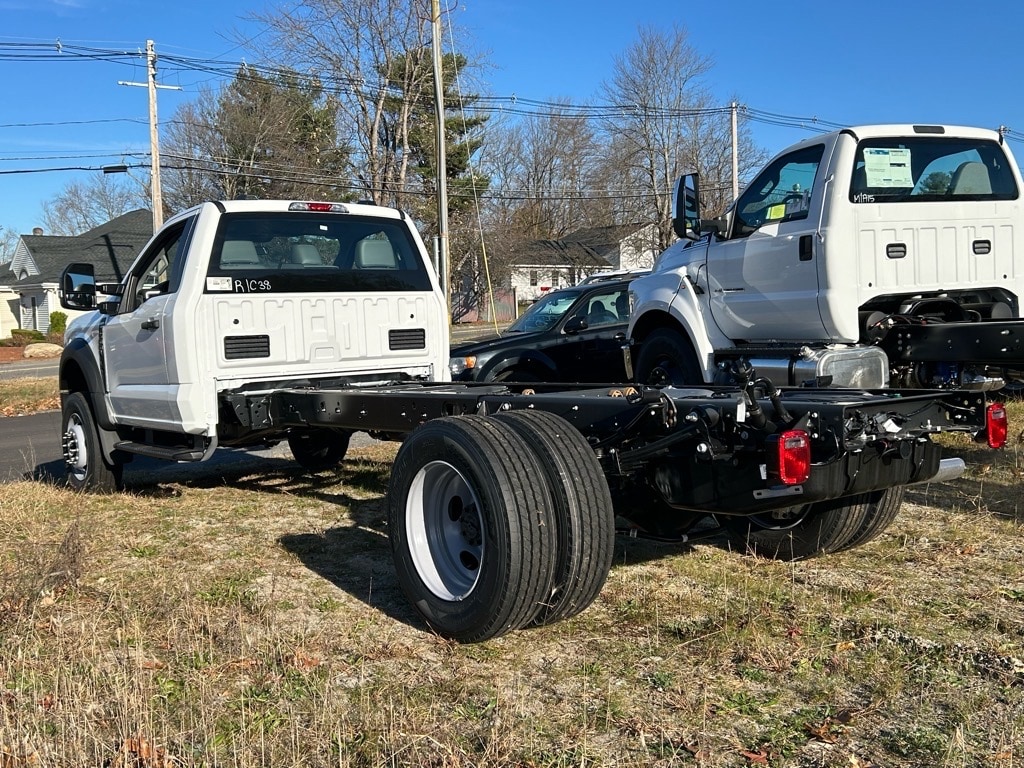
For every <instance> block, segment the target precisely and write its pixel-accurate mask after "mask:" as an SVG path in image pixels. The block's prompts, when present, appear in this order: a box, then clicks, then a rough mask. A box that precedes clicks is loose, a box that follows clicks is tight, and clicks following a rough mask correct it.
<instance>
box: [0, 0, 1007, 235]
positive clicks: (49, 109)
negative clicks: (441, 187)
mask: <svg viewBox="0 0 1024 768" xmlns="http://www.w3.org/2000/svg"><path fill="white" fill-rule="evenodd" d="M286 1H287V0H281V2H286ZM455 2H456V0H442V6H446V5H447V6H450V7H454V6H455ZM267 6H268V4H267V3H265V2H263V1H262V0H204V1H203V2H199V1H198V0H177V1H176V2H174V3H151V2H146V3H143V2H119V1H118V0H0V43H2V44H5V47H3V48H0V53H8V52H9V49H8V48H7V47H6V44H11V43H16V44H17V43H38V42H42V41H47V42H53V43H54V45H56V41H57V39H58V38H59V39H60V40H61V42H62V43H63V44H69V45H70V44H73V45H83V46H90V47H95V48H103V49H110V48H123V49H124V50H135V49H139V50H143V49H144V47H145V42H146V40H147V39H149V38H152V39H153V40H154V41H155V43H156V49H157V53H158V54H160V53H162V52H163V53H168V54H176V55H182V56H195V57H221V58H223V59H225V60H228V61H237V60H239V58H241V57H242V55H243V52H242V51H241V50H240V49H239V48H238V47H237V43H236V37H235V35H234V34H233V32H237V33H240V34H242V35H245V34H247V33H251V32H252V31H253V29H252V27H251V26H249V25H248V24H247V22H246V21H245V20H244V17H245V15H246V14H248V13H250V12H253V11H260V10H263V9H265V8H266V7H267ZM457 8H458V11H457V18H458V20H459V22H458V23H460V24H461V26H462V27H463V28H464V30H465V31H466V32H467V33H468V36H469V38H470V39H471V41H472V42H471V45H472V47H473V48H474V49H476V50H478V51H479V52H481V53H482V54H484V55H485V56H486V58H487V60H488V61H489V62H490V64H491V65H492V68H491V69H489V70H487V71H486V72H484V73H482V79H483V80H484V81H485V82H486V83H487V84H488V85H489V89H490V92H491V93H492V94H494V95H511V94H515V95H517V96H518V97H520V98H533V99H544V100H550V99H553V98H556V97H567V98H570V99H572V100H576V101H584V100H588V99H594V98H596V96H597V94H598V90H599V87H600V84H601V82H602V80H605V79H607V78H608V77H609V76H610V74H611V71H612V64H613V59H614V57H615V56H616V55H618V54H621V53H622V52H623V51H624V50H625V49H626V48H627V47H628V46H629V45H630V44H631V43H632V42H633V41H634V40H635V39H636V32H637V28H638V27H639V26H644V25H653V26H669V25H671V24H673V23H678V24H682V25H685V26H686V27H687V29H688V30H689V34H690V41H691V43H692V45H693V46H694V47H695V48H696V49H697V50H698V51H699V52H700V53H702V54H704V55H706V56H708V57H710V58H711V59H712V61H713V68H712V71H711V73H710V75H709V77H708V79H707V82H706V84H707V86H708V88H709V89H710V91H711V92H712V93H713V94H714V95H715V96H716V97H717V99H718V100H719V102H720V103H721V104H723V105H724V104H727V103H728V102H729V101H730V100H732V99H733V98H736V99H737V100H738V101H739V102H740V103H741V104H746V105H749V106H750V107H752V108H755V109H758V110H764V111H767V112H773V113H778V114H783V115H790V116H799V117H817V118H819V119H821V120H826V121H830V122H837V123H844V124H851V125H852V124H858V123H870V122H918V123H921V122H924V123H939V122H944V123H958V124H967V125H979V126H983V127H990V128H996V127H998V126H1000V125H1006V126H1008V127H1010V128H1011V129H1014V130H1015V131H1018V132H1020V133H1024V105H1022V93H1021V86H1020V84H1019V83H1020V74H1019V73H1020V60H1019V59H1018V55H1019V50H1020V42H1019V32H1020V30H1021V29H1022V28H1024V23H1022V22H1024V4H1021V3H1003V4H1000V5H999V6H998V7H996V6H984V5H981V4H966V3H963V2H958V1H956V0H931V1H928V0H889V1H888V2H879V1H877V0H861V2H858V3H856V4H854V5H851V4H844V3H833V2H821V0H818V2H809V1H806V0H788V2H781V3H765V2H763V0H761V1H756V0H736V1H735V2H730V1H729V0H724V1H723V2H719V3H717V4H712V3H700V4H695V3H690V2H686V1H685V0H633V2H621V1H620V0H462V1H461V2H458V5H457ZM145 77H146V72H145V66H144V64H143V61H142V59H141V58H140V59H139V64H138V65H137V66H136V67H134V68H130V67H125V66H124V65H120V64H111V63H105V62H96V63H90V62H81V61H76V62H72V63H65V62H30V61H24V60H9V59H0V82H2V83H3V84H4V86H3V100H2V104H3V106H2V108H0V226H5V227H10V228H13V229H16V230H18V231H19V232H23V233H24V232H30V231H31V229H32V227H33V226H36V225H38V224H39V223H40V220H41V216H42V203H43V202H44V201H45V200H47V199H49V198H51V197H53V196H54V195H56V194H58V193H59V192H60V191H61V190H62V188H63V187H64V186H65V185H66V184H67V183H69V182H70V181H73V180H79V181H87V180H88V179H89V176H90V174H89V173H88V172H83V171H74V172H42V171H41V170H40V169H44V168H54V167H63V166H91V167H98V166H101V165H104V164H110V163H117V162H119V161H120V158H121V155H122V153H123V152H131V151H136V152H139V151H145V150H146V149H147V148H148V124H147V96H146V90H145V89H144V88H133V87H127V86H119V85H118V84H117V81H118V80H132V81H137V82H143V81H144V80H145ZM159 79H160V81H161V82H164V83H166V84H170V85H180V86H182V88H183V90H182V91H170V90H161V91H160V92H159V111H160V118H161V119H167V118H169V117H170V116H171V115H172V114H173V112H174V110H175V108H176V107H177V106H179V105H180V104H181V103H183V102H185V101H188V100H191V99H193V98H195V96H196V94H197V88H198V86H199V84H200V82H201V81H202V80H203V79H204V77H203V76H201V75H197V74H195V73H187V74H183V75H181V76H178V75H175V76H173V77H169V78H165V77H160V78H159ZM207 82H209V83H211V84H215V83H216V81H213V80H208V81H207ZM85 121H108V122H85ZM42 123H55V125H41V124H42ZM752 127H753V134H754V139H755V141H756V142H757V143H758V144H760V145H761V146H763V147H764V148H765V149H767V150H768V151H769V152H771V153H774V152H776V151H778V150H780V149H782V148H783V147H785V146H786V145H788V144H790V143H792V142H793V141H796V140H798V139H801V138H804V137H806V136H808V135H810V134H811V133H812V132H813V131H809V130H801V129H798V128H784V127H779V126H773V125H767V124H763V123H755V124H753V126H752ZM1011 148H1012V149H1014V150H1015V151H1016V153H1017V154H1019V155H1021V156H1024V144H1022V143H1020V142H1016V141H1014V142H1011ZM11 170H30V171H33V172H30V173H14V174H11V173H2V172H4V171H11Z"/></svg>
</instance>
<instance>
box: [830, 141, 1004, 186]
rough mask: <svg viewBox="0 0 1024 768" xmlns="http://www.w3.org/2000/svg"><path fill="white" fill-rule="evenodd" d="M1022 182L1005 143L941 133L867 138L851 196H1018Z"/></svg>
mask: <svg viewBox="0 0 1024 768" xmlns="http://www.w3.org/2000/svg"><path fill="white" fill-rule="evenodd" d="M1017 196H1018V190H1017V184H1016V182H1015V181H1014V177H1013V172H1012V170H1011V168H1010V163H1009V160H1008V159H1007V157H1006V153H1005V152H1003V150H1002V147H1000V146H999V144H998V143H997V142H995V141H988V140H985V139H964V138H944V137H936V136H920V137H905V136H904V137H899V138H892V139H888V138H878V139H865V140H863V141H861V142H860V143H859V144H858V145H857V154H856V159H855V161H854V168H853V177H852V181H851V183H850V202H853V203H902V202H929V201H931V202H937V201H946V202H949V201H952V200H956V201H963V200H1014V199H1016V198H1017Z"/></svg>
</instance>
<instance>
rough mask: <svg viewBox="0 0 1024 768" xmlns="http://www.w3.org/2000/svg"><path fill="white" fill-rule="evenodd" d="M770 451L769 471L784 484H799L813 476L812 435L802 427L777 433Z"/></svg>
mask: <svg viewBox="0 0 1024 768" xmlns="http://www.w3.org/2000/svg"><path fill="white" fill-rule="evenodd" d="M768 453H769V471H770V472H771V473H772V474H773V475H775V476H776V477H778V478H779V480H780V481H781V482H782V483H783V484H784V485H799V484H800V483H805V482H807V478H809V477H810V476H811V436H810V435H808V434H807V433H806V432H804V431H803V430H802V429H790V430H788V431H786V432H783V433H781V434H778V435H775V436H774V439H773V441H772V445H771V446H770V448H769V451H768Z"/></svg>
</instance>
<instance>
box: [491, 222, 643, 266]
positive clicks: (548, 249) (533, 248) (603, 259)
mask: <svg viewBox="0 0 1024 768" xmlns="http://www.w3.org/2000/svg"><path fill="white" fill-rule="evenodd" d="M648 226H650V225H646V224H620V225H616V226H610V227H589V228H586V229H578V230H576V231H575V232H570V233H569V234H567V235H565V236H564V237H562V238H561V239H559V240H525V241H522V242H519V243H516V244H515V245H513V246H512V247H511V248H510V249H509V251H510V257H511V262H512V263H514V264H517V265H519V266H524V267H525V266H530V267H548V266H550V267H597V268H600V269H607V268H608V267H609V266H615V265H617V264H618V252H619V248H620V246H621V245H622V241H623V240H625V239H626V238H628V237H629V236H630V235H635V234H636V233H638V232H640V231H641V230H643V229H644V228H645V227H648Z"/></svg>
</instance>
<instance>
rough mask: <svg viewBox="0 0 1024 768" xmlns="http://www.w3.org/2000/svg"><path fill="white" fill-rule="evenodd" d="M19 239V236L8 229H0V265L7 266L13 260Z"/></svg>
mask: <svg viewBox="0 0 1024 768" xmlns="http://www.w3.org/2000/svg"><path fill="white" fill-rule="evenodd" d="M20 238H21V235H19V234H18V233H17V232H16V231H15V230H13V229H11V228H10V227H0V264H8V263H10V261H11V259H13V258H14V249H15V248H17V247H18V240H19V239H20Z"/></svg>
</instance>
